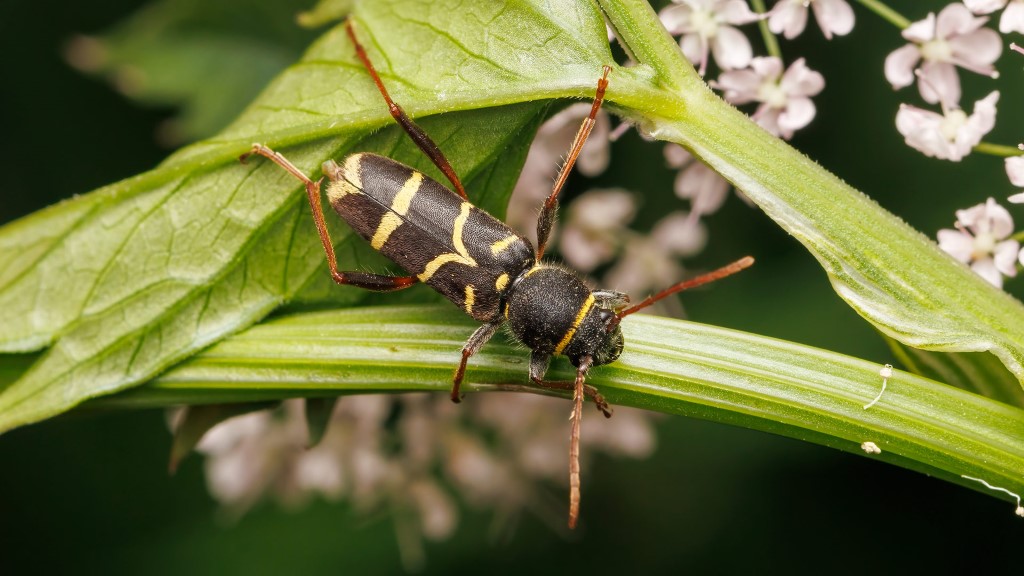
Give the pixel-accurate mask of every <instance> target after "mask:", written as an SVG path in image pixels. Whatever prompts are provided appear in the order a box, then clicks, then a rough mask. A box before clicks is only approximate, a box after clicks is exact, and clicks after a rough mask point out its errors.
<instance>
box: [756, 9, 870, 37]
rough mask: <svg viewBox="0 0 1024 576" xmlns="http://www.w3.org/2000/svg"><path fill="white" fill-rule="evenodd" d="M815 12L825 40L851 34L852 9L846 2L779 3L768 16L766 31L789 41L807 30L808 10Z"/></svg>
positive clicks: (815, 17)
mask: <svg viewBox="0 0 1024 576" xmlns="http://www.w3.org/2000/svg"><path fill="white" fill-rule="evenodd" d="M808 7H810V8H811V9H813V10H814V19H815V20H817V21H818V27H819V28H821V31H822V33H823V34H825V38H827V39H829V40H831V39H832V35H833V34H835V35H836V36H845V35H847V34H849V33H850V30H853V23H854V15H853V9H852V8H850V5H849V4H847V3H846V0H780V1H779V2H778V3H777V4H775V6H774V7H773V8H772V9H771V10H770V11H769V12H768V14H769V16H768V29H769V30H771V31H772V32H773V33H775V34H782V35H783V36H785V37H786V38H788V39H790V40H792V39H793V38H796V37H797V36H799V35H800V33H801V32H803V31H804V27H806V26H807V8H808Z"/></svg>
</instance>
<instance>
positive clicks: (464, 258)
mask: <svg viewBox="0 0 1024 576" xmlns="http://www.w3.org/2000/svg"><path fill="white" fill-rule="evenodd" d="M472 208H473V205H472V204H470V203H469V202H463V203H462V209H461V211H460V212H459V216H458V218H456V219H455V225H454V226H453V230H452V243H453V244H455V250H456V252H458V253H457V254H453V253H451V252H446V253H444V254H441V255H439V256H437V257H436V258H434V259H433V260H431V261H430V262H428V263H427V265H426V266H425V267H424V268H423V272H420V273H419V274H417V275H416V277H417V278H419V279H420V282H426V281H427V280H430V278H431V277H432V276H433V275H434V273H435V272H437V269H438V268H440V267H441V266H444V265H445V264H448V263H449V262H457V263H459V264H462V265H464V266H476V265H477V264H476V260H473V259H472V258H471V257H470V256H469V252H468V251H467V250H466V244H465V243H463V241H462V230H463V229H464V228H465V227H466V221H467V220H469V211H470V210H471V209H472Z"/></svg>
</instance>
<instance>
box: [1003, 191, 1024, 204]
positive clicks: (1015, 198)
mask: <svg viewBox="0 0 1024 576" xmlns="http://www.w3.org/2000/svg"><path fill="white" fill-rule="evenodd" d="M1006 201H1007V202H1010V203H1012V204H1024V192H1018V193H1016V194H1014V195H1012V196H1010V197H1009V198H1007V199H1006Z"/></svg>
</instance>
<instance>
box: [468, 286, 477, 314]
mask: <svg viewBox="0 0 1024 576" xmlns="http://www.w3.org/2000/svg"><path fill="white" fill-rule="evenodd" d="M475 303H476V296H475V295H474V294H473V285H472V284H466V314H472V313H473V304H475Z"/></svg>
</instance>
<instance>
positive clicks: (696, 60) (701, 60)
mask: <svg viewBox="0 0 1024 576" xmlns="http://www.w3.org/2000/svg"><path fill="white" fill-rule="evenodd" d="M679 47H680V48H681V49H682V50H683V55H684V56H686V59H687V60H689V61H690V62H692V63H693V64H694V66H697V67H698V70H699V71H701V72H703V68H705V67H706V66H707V60H708V48H707V42H705V41H704V38H702V37H700V36H698V35H697V34H684V35H683V37H682V38H681V39H680V40H679Z"/></svg>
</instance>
